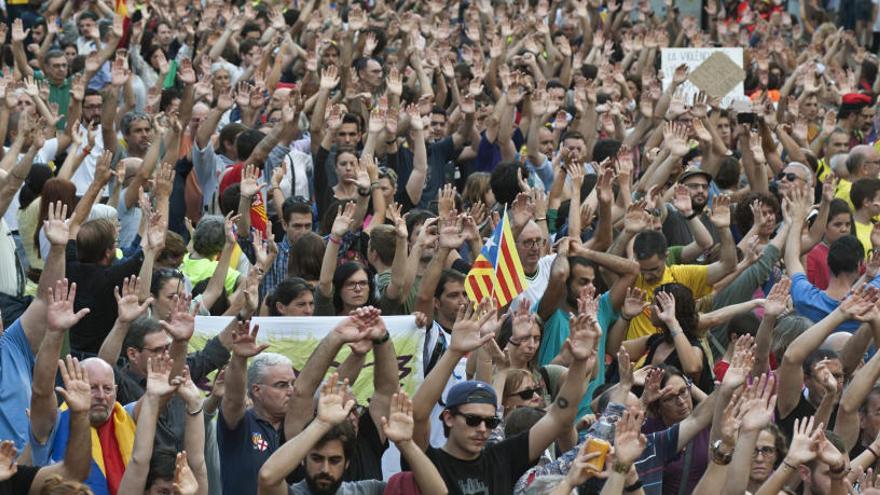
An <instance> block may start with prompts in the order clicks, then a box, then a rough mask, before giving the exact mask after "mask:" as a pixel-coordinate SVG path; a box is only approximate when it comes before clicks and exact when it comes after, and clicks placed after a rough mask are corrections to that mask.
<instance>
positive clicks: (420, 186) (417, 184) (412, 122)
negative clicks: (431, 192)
mask: <svg viewBox="0 0 880 495" xmlns="http://www.w3.org/2000/svg"><path fill="white" fill-rule="evenodd" d="M406 112H407V113H408V114H409V116H410V118H409V126H410V129H411V130H412V146H413V170H412V173H411V174H410V176H409V179H407V181H406V194H407V195H408V196H409V200H410V201H411V202H412V204H418V203H419V201H421V199H422V191H423V190H424V188H425V181H426V180H427V177H428V151H427V148H426V147H425V130H424V128H425V125H424V120H423V119H422V117H421V116H420V115H419V107H418V106H417V105H409V106H407V107H406Z"/></svg>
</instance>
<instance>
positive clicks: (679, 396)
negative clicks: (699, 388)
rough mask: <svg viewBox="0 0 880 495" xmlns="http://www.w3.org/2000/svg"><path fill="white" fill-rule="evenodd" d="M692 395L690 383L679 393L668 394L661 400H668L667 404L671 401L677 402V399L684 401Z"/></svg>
mask: <svg viewBox="0 0 880 495" xmlns="http://www.w3.org/2000/svg"><path fill="white" fill-rule="evenodd" d="M690 396H691V386H690V385H688V386H687V387H685V388H683V389H681V391H679V392H678V393H677V394H675V395H667V396H666V397H663V398H662V399H660V400H661V401H663V402H666V403H667V404H668V403H670V402H675V401H676V400H678V401H681V402H684V401H686V400H688V399H689V398H690Z"/></svg>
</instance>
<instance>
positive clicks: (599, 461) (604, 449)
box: [587, 437, 611, 472]
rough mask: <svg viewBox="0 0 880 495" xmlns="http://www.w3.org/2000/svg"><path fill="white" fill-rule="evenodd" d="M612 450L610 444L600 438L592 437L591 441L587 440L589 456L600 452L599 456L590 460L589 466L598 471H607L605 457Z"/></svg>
mask: <svg viewBox="0 0 880 495" xmlns="http://www.w3.org/2000/svg"><path fill="white" fill-rule="evenodd" d="M610 449H611V444H610V443H608V442H606V441H605V440H602V439H600V438H592V437H591V438H590V439H589V440H587V454H592V453H593V452H598V453H599V456H598V457H595V458H593V459H590V462H589V463H588V464H589V465H591V466H593V467H594V468H595V469H596V471H599V472H602V471H603V470H605V457H606V456H607V455H608V451H609V450H610Z"/></svg>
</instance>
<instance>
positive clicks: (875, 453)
mask: <svg viewBox="0 0 880 495" xmlns="http://www.w3.org/2000/svg"><path fill="white" fill-rule="evenodd" d="M865 450H867V451H868V452H870V453H872V454H874V458H875V459H878V458H880V455H877V451H876V450H874V449H872V448H871V446H870V445H868V446H867V447H865Z"/></svg>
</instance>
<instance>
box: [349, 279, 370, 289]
mask: <svg viewBox="0 0 880 495" xmlns="http://www.w3.org/2000/svg"><path fill="white" fill-rule="evenodd" d="M369 286H370V282H369V281H367V280H350V281H348V282H346V283H345V288H346V289H366V288H367V287H369Z"/></svg>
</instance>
